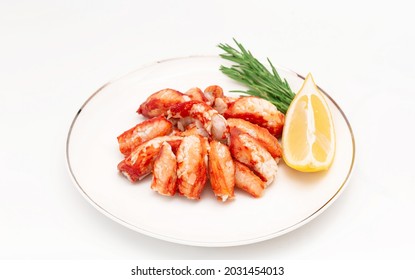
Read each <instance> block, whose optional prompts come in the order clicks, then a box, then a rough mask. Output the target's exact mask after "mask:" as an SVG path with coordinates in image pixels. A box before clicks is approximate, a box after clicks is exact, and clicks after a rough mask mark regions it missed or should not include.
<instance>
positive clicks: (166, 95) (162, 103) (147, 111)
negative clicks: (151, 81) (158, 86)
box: [137, 88, 190, 118]
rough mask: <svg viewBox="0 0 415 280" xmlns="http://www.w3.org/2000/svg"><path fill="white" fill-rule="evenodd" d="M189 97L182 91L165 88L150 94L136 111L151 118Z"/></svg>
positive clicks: (160, 114) (163, 113) (187, 99)
mask: <svg viewBox="0 0 415 280" xmlns="http://www.w3.org/2000/svg"><path fill="white" fill-rule="evenodd" d="M189 100H190V97H189V96H187V95H184V94H183V93H181V92H179V91H177V90H174V89H170V88H166V89H162V90H160V91H157V92H155V93H153V94H152V95H150V96H149V97H148V98H147V100H146V101H145V102H143V103H142V104H141V105H140V107H139V108H138V110H137V113H139V114H142V115H143V116H145V117H148V118H152V117H158V116H162V115H165V114H166V113H167V111H168V110H169V108H170V107H171V106H173V105H176V104H180V103H182V102H186V101H189Z"/></svg>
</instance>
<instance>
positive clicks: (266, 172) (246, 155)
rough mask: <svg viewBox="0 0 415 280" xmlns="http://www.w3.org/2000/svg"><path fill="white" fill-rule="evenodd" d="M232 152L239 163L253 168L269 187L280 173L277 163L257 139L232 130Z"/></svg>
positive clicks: (235, 129)
mask: <svg viewBox="0 0 415 280" xmlns="http://www.w3.org/2000/svg"><path fill="white" fill-rule="evenodd" d="M230 151H231V154H232V156H233V157H234V158H235V159H236V160H237V161H239V162H241V163H244V164H245V165H247V166H248V167H250V168H252V169H253V171H255V173H256V174H258V176H259V177H260V178H261V179H262V180H263V181H264V182H265V183H266V185H267V186H268V185H270V184H271V183H272V181H273V180H274V178H275V175H276V173H277V171H278V165H277V162H276V161H275V160H274V158H273V157H272V156H271V154H270V153H269V152H268V151H267V150H266V149H265V148H264V147H263V146H262V145H261V144H260V143H259V142H258V141H257V140H255V138H253V137H252V136H251V135H249V134H247V133H243V132H242V131H241V130H239V129H237V128H232V129H231V144H230Z"/></svg>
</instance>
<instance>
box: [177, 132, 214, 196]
mask: <svg viewBox="0 0 415 280" xmlns="http://www.w3.org/2000/svg"><path fill="white" fill-rule="evenodd" d="M205 153H206V149H205V148H204V145H203V139H202V137H201V136H198V135H189V136H186V137H184V138H183V140H182V142H181V143H180V146H179V148H178V150H177V154H176V157H177V188H178V190H179V193H180V194H182V195H184V196H185V197H187V198H189V199H200V194H201V193H202V190H203V188H204V187H205V183H206V178H207V177H206V165H205Z"/></svg>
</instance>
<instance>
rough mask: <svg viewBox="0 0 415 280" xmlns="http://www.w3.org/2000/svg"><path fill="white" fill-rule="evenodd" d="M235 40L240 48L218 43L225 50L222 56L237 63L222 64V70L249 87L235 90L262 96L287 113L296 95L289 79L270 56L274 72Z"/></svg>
mask: <svg viewBox="0 0 415 280" xmlns="http://www.w3.org/2000/svg"><path fill="white" fill-rule="evenodd" d="M233 40H234V42H235V43H236V45H237V46H238V48H239V50H238V49H235V48H233V47H231V46H230V45H228V44H219V45H218V47H219V48H221V49H222V50H223V51H224V52H225V53H223V54H220V57H222V58H224V59H226V60H229V61H232V62H234V63H236V64H234V65H232V66H231V67H226V66H223V65H221V66H220V70H221V71H222V72H223V73H224V74H225V75H227V76H228V77H230V78H232V79H234V80H236V81H238V82H240V83H242V84H244V85H245V86H247V87H248V90H246V91H243V90H234V91H233V92H241V93H246V94H249V95H253V96H258V97H262V98H264V99H266V100H268V101H270V102H271V103H272V104H274V105H275V106H276V107H277V108H278V110H279V111H280V112H282V113H284V114H285V113H286V112H287V109H288V107H289V106H290V104H291V101H292V100H293V99H294V96H295V93H294V92H293V91H292V90H291V88H290V86H289V85H288V83H287V80H286V79H282V78H281V77H280V75H279V74H278V72H277V70H276V69H275V67H274V65H273V64H272V63H271V61H270V60H269V58H267V61H268V63H269V65H270V67H271V70H272V72H271V71H269V70H268V69H267V68H266V67H265V66H264V65H263V64H262V63H261V62H259V61H258V60H257V59H256V58H255V57H254V56H253V55H252V54H251V52H250V51H247V50H246V49H245V48H244V47H243V46H242V44H240V43H239V42H237V41H236V40H235V39H233Z"/></svg>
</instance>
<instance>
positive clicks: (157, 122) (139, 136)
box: [117, 116, 173, 156]
mask: <svg viewBox="0 0 415 280" xmlns="http://www.w3.org/2000/svg"><path fill="white" fill-rule="evenodd" d="M172 127H173V125H172V123H171V122H169V121H168V120H167V119H166V118H165V117H163V116H160V117H154V118H152V119H148V120H145V121H143V122H141V123H139V124H137V125H136V126H134V127H133V128H131V129H129V130H127V131H125V132H124V133H122V134H121V135H120V136H118V137H117V139H118V144H119V147H120V151H121V153H122V154H123V155H125V156H128V155H129V154H130V153H131V151H132V150H134V149H135V148H136V147H138V146H140V145H141V144H142V143H144V142H145V141H148V140H150V139H153V138H155V137H157V136H164V135H167V134H169V133H170V132H171V131H172Z"/></svg>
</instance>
